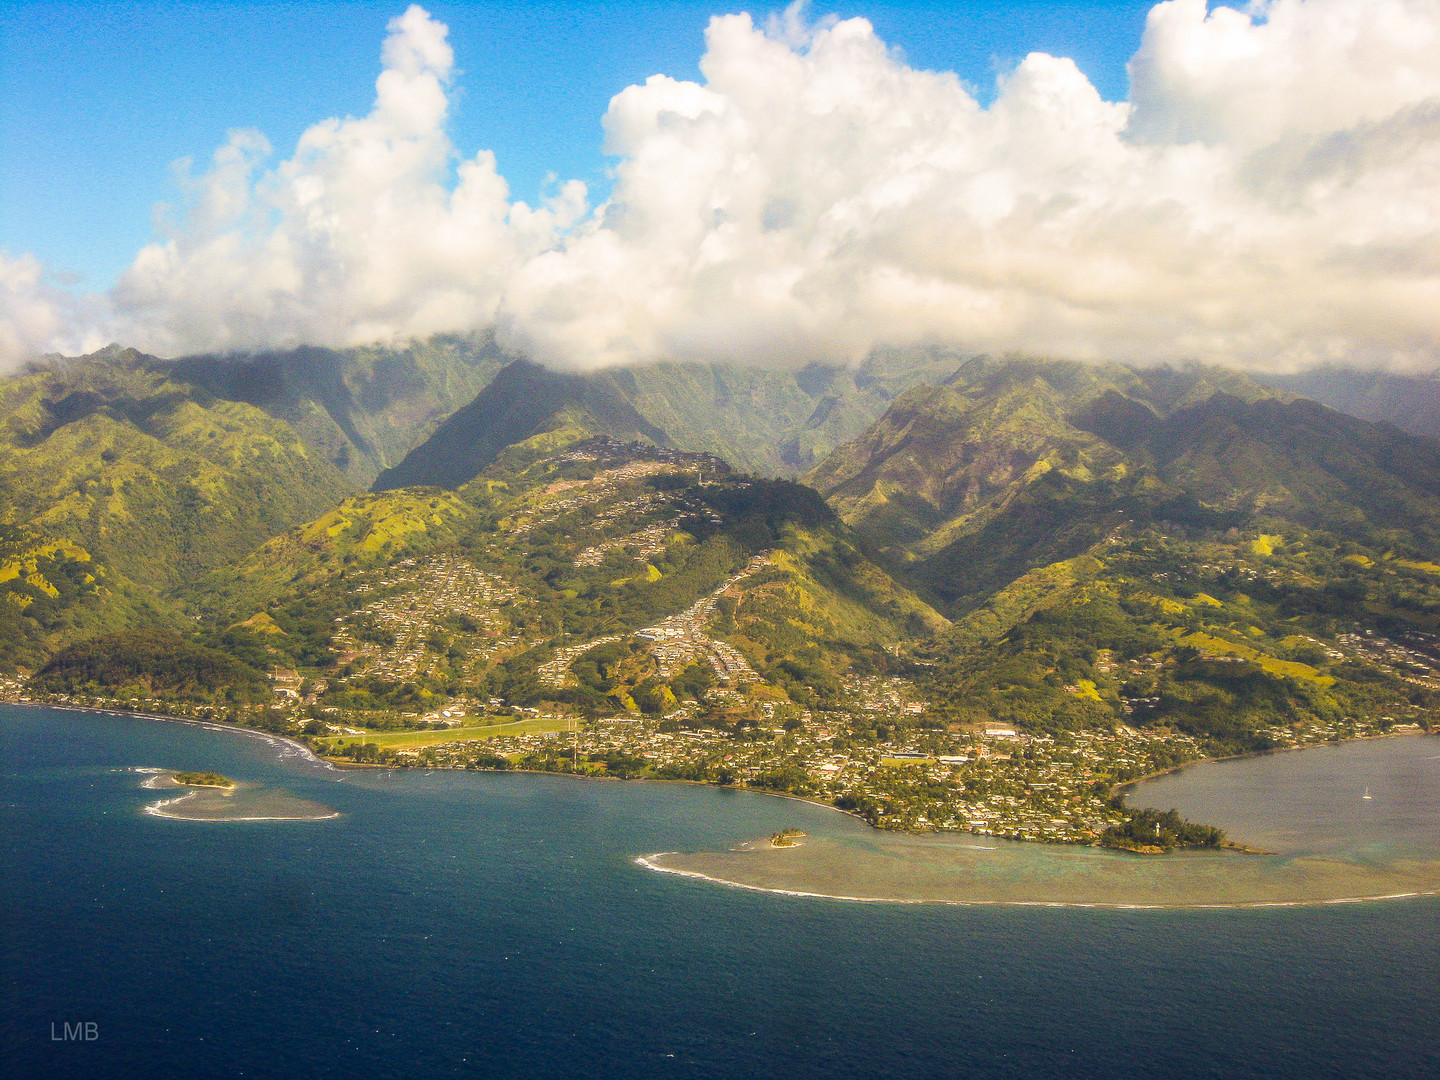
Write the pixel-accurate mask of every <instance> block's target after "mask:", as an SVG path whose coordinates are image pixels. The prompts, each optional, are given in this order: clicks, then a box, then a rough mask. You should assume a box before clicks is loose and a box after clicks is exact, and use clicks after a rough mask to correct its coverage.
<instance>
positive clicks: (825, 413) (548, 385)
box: [375, 351, 960, 490]
mask: <svg viewBox="0 0 1440 1080" xmlns="http://www.w3.org/2000/svg"><path fill="white" fill-rule="evenodd" d="M959 362H960V360H959V358H958V357H956V356H954V355H951V354H946V353H926V352H917V351H911V352H903V353H900V352H896V353H885V354H878V355H876V356H875V357H872V358H871V359H870V360H868V361H867V362H866V363H865V364H863V365H861V366H860V367H859V368H856V369H853V370H852V369H849V368H840V367H828V366H823V365H819V364H812V365H810V366H808V367H806V368H803V369H801V370H799V371H770V370H766V369H761V368H745V367H738V366H734V365H720V364H690V365H686V364H674V363H670V364H650V365H645V366H641V367H634V368H621V369H616V370H613V371H601V372H592V373H589V374H585V375H574V374H562V373H558V372H552V371H549V370H547V369H545V368H542V367H539V366H537V365H535V364H531V363H529V362H527V361H516V362H515V363H513V364H511V365H510V366H509V367H508V368H506V369H505V371H504V373H503V375H500V376H497V377H496V379H495V381H494V382H493V383H491V384H490V385H489V386H487V387H486V388H485V389H484V390H483V391H481V393H480V394H479V396H477V397H476V398H475V400H474V401H472V402H471V403H470V404H469V405H466V406H464V407H463V408H461V409H459V410H457V411H456V412H455V413H454V414H453V415H452V416H451V417H450V418H449V419H448V420H446V421H445V423H443V424H442V425H440V427H439V428H438V429H437V430H436V431H435V433H434V434H433V435H432V436H431V437H430V438H429V439H428V440H427V441H426V442H425V443H424V444H422V445H420V446H417V447H416V448H415V449H414V450H412V451H411V452H410V454H409V455H408V456H407V457H406V459H405V460H404V461H402V462H401V463H400V464H399V465H397V466H395V467H394V468H392V469H388V470H386V471H385V472H384V473H382V474H381V476H380V477H379V479H377V480H376V482H375V489H376V490H387V489H390V488H396V487H404V486H407V485H412V484H438V485H440V486H442V487H458V486H459V485H460V484H463V483H464V482H465V481H467V480H469V479H470V478H472V477H474V476H475V475H477V474H478V473H479V472H480V470H482V469H484V468H485V467H486V466H487V465H488V464H489V463H490V462H491V461H493V460H494V459H495V457H496V455H497V454H498V453H499V452H500V451H501V450H502V449H503V448H504V447H506V446H509V445H511V444H513V443H516V442H521V441H523V440H525V439H527V438H529V437H530V436H532V435H535V434H539V433H540V432H543V431H547V430H552V429H555V428H560V427H567V426H579V427H583V428H586V429H588V430H590V431H592V432H594V433H596V434H600V433H605V434H610V435H614V436H616V437H618V438H625V439H634V438H638V439H645V440H648V441H651V442H654V443H655V444H656V445H659V446H673V447H677V448H680V449H684V450H688V451H691V452H694V453H708V454H714V455H716V456H717V457H721V458H723V459H725V460H726V461H727V462H729V463H730V464H731V465H733V466H735V467H737V468H741V469H745V470H747V471H750V472H754V473H758V474H761V475H768V476H793V475H795V474H796V473H799V472H801V471H803V470H804V469H806V468H808V467H809V466H810V465H812V464H813V463H814V462H815V461H816V460H817V459H818V458H819V457H821V456H823V455H824V454H826V453H827V452H828V451H830V450H831V449H832V448H834V447H836V446H838V445H840V444H841V443H842V442H844V441H845V440H846V439H849V438H851V437H853V436H855V435H857V434H859V433H860V432H862V431H864V430H865V429H866V428H867V427H868V426H869V425H870V424H871V423H873V422H874V421H875V420H876V419H877V418H878V417H879V416H880V414H881V413H882V412H883V411H884V410H885V408H886V406H887V405H888V404H889V403H890V402H891V401H892V400H893V399H894V398H895V397H896V396H897V395H898V394H900V393H901V392H903V391H904V390H905V389H908V388H909V387H911V386H914V385H916V384H917V383H919V382H921V381H922V380H924V379H926V378H932V379H940V378H944V377H946V376H948V375H949V374H950V372H951V371H953V370H954V368H955V366H956V365H957V364H958V363H959Z"/></svg>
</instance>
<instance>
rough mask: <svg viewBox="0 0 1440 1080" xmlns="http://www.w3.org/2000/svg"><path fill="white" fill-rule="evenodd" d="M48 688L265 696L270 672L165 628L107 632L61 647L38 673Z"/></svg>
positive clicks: (220, 697) (127, 694)
mask: <svg viewBox="0 0 1440 1080" xmlns="http://www.w3.org/2000/svg"><path fill="white" fill-rule="evenodd" d="M32 685H33V686H34V687H35V688H36V689H37V690H40V691H42V692H45V693H52V694H87V695H90V696H97V697H99V696H104V697H115V698H132V697H139V698H155V699H159V698H168V699H174V700H177V701H204V702H216V701H220V702H223V701H263V700H266V699H268V698H269V696H270V687H269V684H268V683H267V682H266V681H265V676H264V675H262V674H261V673H260V672H259V671H256V670H255V669H254V668H252V667H250V666H249V665H247V664H244V663H242V662H241V661H239V660H236V659H235V658H234V657H232V656H229V655H227V654H225V653H223V652H220V651H219V650H217V649H210V648H206V647H205V646H203V645H196V644H193V643H191V642H189V641H186V640H185V639H183V638H181V637H180V636H179V635H178V634H174V633H171V632H168V631H164V630H127V631H123V632H121V633H118V634H102V635H101V636H99V637H95V638H90V639H88V640H86V641H84V642H80V643H78V644H75V645H71V646H68V647H67V648H64V649H61V650H60V652H59V653H58V654H56V655H55V657H54V658H53V659H51V660H50V662H49V663H47V664H46V665H45V666H44V667H42V668H41V669H40V670H39V671H37V672H36V673H35V676H34V678H33V679H32Z"/></svg>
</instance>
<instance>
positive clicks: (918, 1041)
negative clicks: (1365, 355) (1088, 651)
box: [0, 706, 1440, 1078]
mask: <svg viewBox="0 0 1440 1080" xmlns="http://www.w3.org/2000/svg"><path fill="white" fill-rule="evenodd" d="M1377 745H1378V744H1377ZM1299 756H1303V755H1298V756H1297V757H1299ZM135 768H164V769H184V770H214V771H218V772H221V773H224V774H225V775H227V776H230V777H233V778H235V779H237V780H240V781H242V782H245V783H248V784H254V785H257V786H263V787H267V788H269V789H271V790H273V791H276V792H283V793H285V794H286V795H288V796H293V797H294V798H297V799H306V800H312V801H313V802H315V803H319V804H322V805H324V806H327V807H331V808H333V809H335V810H337V811H338V812H339V816H337V817H335V818H331V819H327V820H308V821H204V822H197V821H183V820H174V819H166V818H159V817H154V816H151V815H148V814H145V813H144V812H143V809H144V807H145V806H146V805H148V804H149V803H152V802H153V801H154V800H155V798H156V792H154V791H147V790H144V789H143V788H141V787H140V786H139V781H140V779H141V775H140V774H137V773H135V772H133V771H131V770H133V769H135ZM1195 771H1198V770H1195ZM1192 772H1193V771H1192ZM1185 775H1186V774H1177V780H1178V778H1180V777H1184V776H1185ZM0 792H3V798H0V845H3V846H0V860H3V861H0V866H3V876H0V912H3V934H0V950H3V951H0V960H3V985H4V998H3V1001H0V1006H3V1010H4V1019H3V1021H0V1026H3V1032H4V1046H3V1053H4V1063H5V1066H6V1067H5V1070H4V1071H5V1075H7V1076H12V1075H14V1076H37V1077H39V1076H46V1077H50V1076H54V1077H66V1076H77V1077H80V1076H84V1077H96V1076H104V1077H111V1076H115V1077H129V1076H136V1077H139V1076H151V1075H155V1074H157V1073H158V1074H166V1073H170V1072H176V1071H178V1072H180V1073H182V1074H189V1073H192V1072H199V1071H201V1070H203V1071H204V1072H205V1073H206V1074H210V1075H216V1076H237V1077H238V1076H247V1077H257V1076H258V1077H287V1078H288V1077H305V1076H317V1077H330V1076H334V1077H357V1076H359V1077H369V1076H374V1077H382V1076H383V1077H390V1076H421V1075H424V1076H483V1077H511V1076H513V1077H561V1076H587V1077H590V1076H601V1077H608V1076H615V1077H652V1076H653V1077H710V1076H718V1075H725V1076H734V1077H772V1076H785V1077H790V1078H803V1077H812V1076H813V1077H821V1076H825V1077H835V1076H840V1077H851V1076H853V1077H876V1076H894V1077H932V1076H956V1077H968V1076H974V1077H1002V1078H1003V1077H1031V1076H1036V1077H1038V1076H1047V1077H1048V1076H1074V1077H1112V1076H1117V1075H1124V1076H1127V1077H1137V1076H1138V1077H1188V1076H1196V1077H1202V1076H1204V1077H1210V1076H1214V1077H1222V1076H1223V1077H1262V1076H1263V1077H1296V1078H1300V1077H1307V1078H1308V1077H1331V1076H1333V1077H1363V1076H1386V1077H1410V1076H1414V1077H1420V1076H1433V1075H1436V1074H1437V1073H1440V1018H1437V1010H1436V1009H1435V1008H1434V1005H1433V999H1434V990H1435V987H1436V986H1437V985H1440V935H1437V933H1436V925H1437V918H1436V917H1437V915H1440V904H1437V903H1436V901H1435V900H1433V899H1420V900H1406V901H1392V902H1383V903H1371V904H1359V905H1349V906H1344V907H1297V908H1276V909H1258V910H1257V909H1239V910H1208V911H1202V910H1158V911H1126V910H1096V909H1075V908H1011V907H945V906H927V905H899V904H853V903H845V902H836V901H822V900H813V899H804V898H797V897H787V896H781V895H775V894H769V893H760V892H752V891H745V890H739V889H728V888H724V887H719V886H715V885H712V884H709V883H706V882H701V881H692V880H687V879H683V878H677V877H674V876H670V875H662V874H655V873H652V872H649V871H647V870H645V869H643V868H642V867H640V866H637V865H636V862H635V857H636V856H637V855H642V854H645V853H651V852H657V851H666V850H686V851H704V850H717V849H721V850H723V849H725V848H727V847H728V846H731V845H733V844H736V843H739V842H741V841H744V840H747V839H751V838H753V837H756V836H763V835H768V834H769V833H771V832H773V831H776V830H778V829H780V828H785V827H799V828H802V829H804V830H806V831H807V832H809V833H811V835H813V836H816V837H819V838H832V839H839V840H845V839H847V838H852V837H858V836H861V835H863V834H864V832H865V827H864V826H863V825H861V824H860V823H858V822H855V821H854V820H852V819H849V818H846V817H844V816H842V815H839V814H836V813H834V812H833V811H830V810H827V809H824V808H821V807H815V806H811V805H808V804H804V803H797V802H793V801H787V800H780V799H775V798H770V797H766V796H762V795H758V794H754V793H748V792H737V791H726V790H719V789H713V788H704V787H697V786H689V785H670V784H642V783H619V782H594V781H583V780H576V779H567V778H563V777H547V776H530V775H498V774H467V773H453V772H434V773H431V774H429V775H426V774H422V773H413V772H412V773H403V774H402V773H395V774H387V773H384V772H345V773H338V772H335V771H333V770H330V769H328V768H326V767H324V766H321V765H319V764H317V763H314V762H313V761H311V760H309V759H307V758H305V757H303V756H301V755H299V754H297V753H294V752H293V751H288V750H283V749H280V748H277V747H276V746H275V745H273V744H271V743H267V742H264V741H262V740H260V739H256V738H252V737H247V736H245V735H243V734H240V733H237V732H233V731H213V730H207V729H204V728H198V727H191V726H187V725H182V724H175V723H165V722H159V721H150V720H142V719H136V718H129V717H110V716H94V715H86V714H80V713H69V712H61V711H57V710H47V709H34V708H19V707H8V706H3V707H0ZM1165 794H1167V795H1168V794H1170V793H1169V792H1166V793H1165ZM82 1022H83V1023H93V1024H94V1025H95V1031H96V1033H97V1037H96V1038H95V1039H94V1040H93V1041H65V1040H63V1039H62V1040H61V1041H54V1040H53V1039H52V1030H55V1029H53V1028H52V1025H63V1024H65V1023H82ZM59 1030H60V1031H61V1033H62V1034H63V1032H64V1030H65V1029H64V1028H63V1026H62V1027H59Z"/></svg>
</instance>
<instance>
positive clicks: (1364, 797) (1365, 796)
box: [1360, 787, 1370, 799]
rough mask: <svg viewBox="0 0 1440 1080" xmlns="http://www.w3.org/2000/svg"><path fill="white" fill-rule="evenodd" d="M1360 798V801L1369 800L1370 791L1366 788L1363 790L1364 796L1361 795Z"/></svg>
mask: <svg viewBox="0 0 1440 1080" xmlns="http://www.w3.org/2000/svg"><path fill="white" fill-rule="evenodd" d="M1360 797H1361V798H1362V799H1368V798H1370V789H1369V788H1368V787H1367V788H1366V789H1365V794H1364V795H1361V796H1360Z"/></svg>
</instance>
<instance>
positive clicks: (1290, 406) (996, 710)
mask: <svg viewBox="0 0 1440 1080" xmlns="http://www.w3.org/2000/svg"><path fill="white" fill-rule="evenodd" d="M811 480H812V482H814V483H816V484H817V485H819V486H820V487H821V490H822V491H825V492H827V493H828V494H829V496H830V502H831V503H832V504H833V505H835V506H836V508H837V509H838V510H839V511H840V512H841V515H842V517H844V518H845V519H846V520H847V521H849V522H850V523H851V524H853V525H854V526H855V527H856V528H857V529H858V530H859V531H860V533H861V534H862V536H863V537H865V538H866V539H868V540H869V541H870V542H871V543H872V544H874V545H875V546H876V547H878V548H881V549H882V550H884V551H886V552H888V553H889V554H890V556H891V557H892V558H894V559H896V560H897V561H899V560H903V562H904V565H905V569H906V573H907V575H908V576H910V577H911V578H912V580H915V581H917V582H918V583H920V584H921V585H922V586H924V587H925V588H927V589H928V590H929V591H930V592H931V594H932V595H933V596H935V597H936V598H938V600H939V601H940V602H941V605H940V606H941V608H942V610H945V611H946V612H947V613H948V614H951V615H952V616H953V617H955V618H956V619H957V622H956V624H955V626H954V627H953V628H952V629H950V630H948V631H946V632H945V633H943V634H941V635H940V636H939V637H937V638H936V639H934V640H933V641H931V642H929V643H927V644H925V645H924V646H922V647H921V649H920V653H921V655H922V656H924V657H925V658H926V659H927V660H928V661H929V662H930V663H931V664H932V665H933V666H932V667H931V668H930V669H929V670H928V676H927V683H928V686H929V690H930V693H931V695H932V700H933V702H934V706H933V710H932V711H933V713H934V714H935V715H936V716H937V717H939V718H942V719H944V720H946V721H947V722H952V723H954V722H960V723H981V722H1001V723H1005V724H1013V725H1016V726H1018V727H1020V728H1022V729H1026V730H1031V731H1052V732H1054V731H1063V730H1073V729H1082V728H1086V727H1105V726H1110V725H1113V724H1115V723H1117V722H1126V723H1131V724H1136V725H1142V726H1167V727H1171V728H1173V729H1175V730H1179V731H1183V732H1186V733H1188V734H1192V735H1194V736H1196V737H1197V738H1200V739H1201V740H1202V742H1203V745H1204V746H1205V748H1206V749H1207V750H1208V751H1209V752H1212V753H1233V752H1239V751H1243V750H1251V749H1263V748H1264V747H1266V746H1268V745H1270V743H1271V741H1272V739H1273V735H1271V734H1269V733H1267V732H1273V731H1274V730H1275V729H1277V728H1285V727H1291V726H1299V725H1302V724H1308V723H1319V724H1323V725H1331V726H1334V727H1336V729H1337V730H1339V729H1343V728H1344V727H1345V726H1346V724H1347V723H1348V722H1349V721H1350V720H1351V718H1354V717H1357V716H1364V717H1377V716H1379V717H1384V716H1390V717H1391V718H1394V717H1398V716H1401V715H1404V716H1406V717H1407V718H1411V719H1413V718H1416V717H1417V716H1419V717H1421V718H1423V716H1424V715H1426V714H1427V711H1428V710H1429V709H1432V708H1434V707H1435V706H1436V705H1437V704H1440V681H1437V679H1435V678H1433V677H1431V676H1428V675H1426V673H1425V671H1424V670H1421V668H1427V667H1428V662H1427V661H1425V660H1424V659H1423V657H1424V656H1425V655H1432V654H1433V656H1434V658H1435V659H1436V660H1437V662H1440V638H1437V637H1435V635H1436V633H1437V631H1440V567H1436V566H1435V564H1434V563H1432V562H1431V561H1430V560H1431V559H1432V558H1433V554H1434V552H1435V551H1436V549H1437V547H1440V532H1437V529H1440V447H1437V446H1436V445H1435V444H1433V443H1430V442H1428V441H1426V440H1423V439H1418V438H1415V437H1412V436H1409V435H1406V434H1404V433H1402V432H1399V431H1396V430H1395V429H1393V428H1385V427H1377V426H1375V425H1372V424H1367V423H1363V422H1361V421H1358V420H1355V419H1353V418H1351V417H1346V416H1343V415H1341V414H1338V413H1334V412H1331V411H1329V410H1326V409H1322V408H1320V407H1318V406H1316V405H1314V404H1313V403H1310V402H1303V401H1297V402H1286V401H1282V400H1278V399H1275V398H1272V397H1270V396H1268V393H1267V391H1265V390H1264V389H1262V388H1260V387H1258V386H1256V385H1255V384H1253V383H1249V382H1247V381H1246V380H1245V379H1244V377H1242V376H1238V375H1232V374H1229V373H1224V372H1216V371H1214V370H1212V369H1201V368H1195V369H1185V370H1181V371H1174V370H1169V369H1159V370H1156V371H1146V372H1136V371H1132V370H1130V369H1128V368H1104V367H1098V368H1089V367H1081V366H1079V365H1064V364H1048V365H1047V364H1033V363H1021V364H1008V365H1007V364H992V363H988V362H975V363H972V364H969V365H966V366H965V367H963V368H962V369H961V370H960V371H959V372H958V373H957V375H956V376H955V377H954V378H953V379H952V380H950V381H949V383H948V384H947V385H946V386H944V387H938V388H925V389H922V390H916V391H913V392H912V393H910V394H907V395H905V397H903V398H902V399H901V400H900V401H898V402H897V403H896V405H895V406H894V408H892V409H891V411H890V412H889V413H887V415H886V417H885V418H884V419H883V420H882V421H881V422H880V423H879V424H877V425H876V427H875V428H874V429H873V430H872V431H871V432H870V433H868V434H867V435H866V436H865V437H864V438H862V439H860V440H857V441H856V442H855V443H852V444H850V445H849V446H847V447H845V448H842V449H841V450H840V451H837V452H836V454H834V455H832V457H831V459H829V460H827V461H826V462H825V463H824V464H823V465H822V466H821V467H820V468H818V469H817V470H816V471H815V473H813V474H812V477H811ZM1347 634H1348V635H1352V636H1356V635H1358V637H1357V638H1356V640H1357V641H1358V642H1359V644H1354V645H1348V646H1343V647H1341V646H1340V644H1339V643H1338V642H1337V636H1338V635H1347ZM1376 635H1379V636H1378V637H1377V636H1376ZM1367 641H1371V642H1372V644H1373V647H1372V646H1371V645H1367V644H1366V642H1367ZM1397 648H1404V649H1410V650H1412V652H1413V653H1414V654H1415V657H1416V663H1417V665H1418V666H1417V667H1416V668H1415V670H1409V669H1407V668H1406V667H1405V665H1404V664H1403V663H1402V664H1401V665H1400V666H1398V667H1397V666H1396V663H1394V662H1391V660H1387V658H1386V655H1387V653H1386V650H1387V649H1388V650H1389V652H1390V653H1391V654H1397V655H1398V653H1397V652H1396V650H1397ZM1392 659H1393V657H1392ZM1432 674H1433V673H1432Z"/></svg>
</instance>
